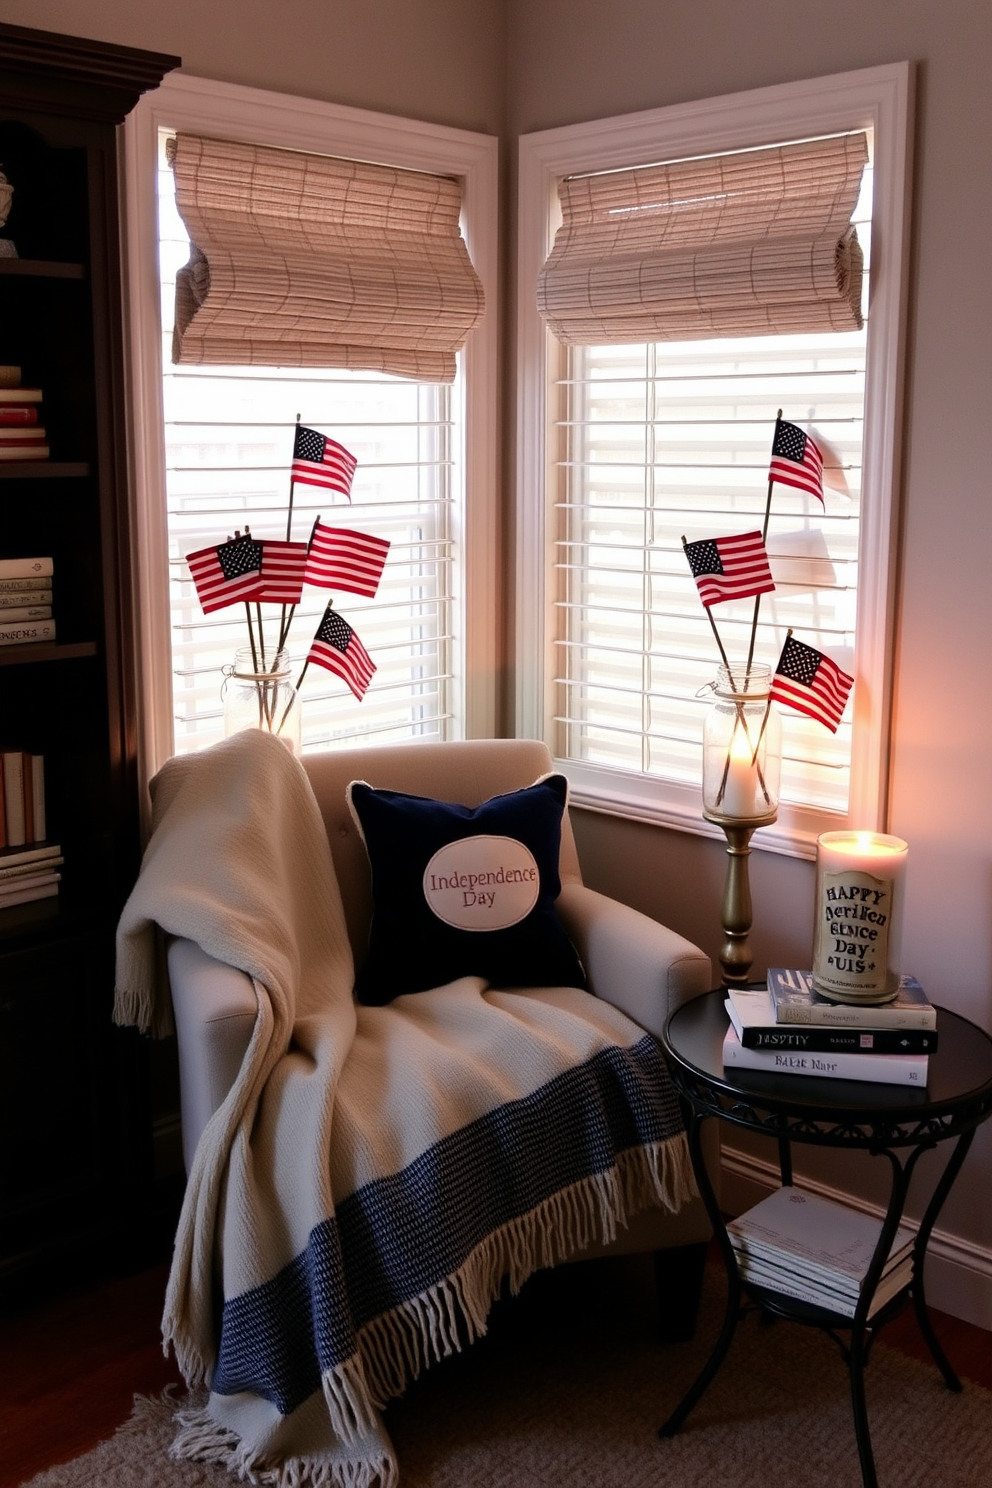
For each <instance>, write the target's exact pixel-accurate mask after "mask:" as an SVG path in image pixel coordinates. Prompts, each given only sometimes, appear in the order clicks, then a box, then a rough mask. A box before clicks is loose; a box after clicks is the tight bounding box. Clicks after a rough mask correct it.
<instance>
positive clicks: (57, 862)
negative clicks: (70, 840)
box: [0, 853, 65, 888]
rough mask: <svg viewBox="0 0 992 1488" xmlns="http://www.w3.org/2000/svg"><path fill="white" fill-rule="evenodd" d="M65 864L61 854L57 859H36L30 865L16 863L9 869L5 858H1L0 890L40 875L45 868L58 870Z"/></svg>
mask: <svg viewBox="0 0 992 1488" xmlns="http://www.w3.org/2000/svg"><path fill="white" fill-rule="evenodd" d="M64 862H65V858H64V857H63V856H62V854H61V853H59V854H58V856H57V857H52V858H35V859H33V861H31V862H29V863H14V864H13V865H12V866H11V867H9V868H8V867H5V866H4V860H3V857H2V856H0V888H10V887H11V886H12V885H13V884H15V883H17V882H18V881H19V880H20V879H24V878H27V877H28V876H29V875H31V874H35V873H39V872H40V871H41V870H42V869H43V868H44V869H48V868H58V867H60V866H61V865H62V864H63V863H64Z"/></svg>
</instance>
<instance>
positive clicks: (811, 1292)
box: [740, 1260, 913, 1318]
mask: <svg viewBox="0 0 992 1488" xmlns="http://www.w3.org/2000/svg"><path fill="white" fill-rule="evenodd" d="M740 1269H741V1276H742V1277H743V1278H744V1280H745V1281H750V1282H753V1283H754V1285H755V1286H760V1287H767V1289H768V1290H769V1291H772V1292H782V1293H783V1294H784V1295H785V1296H786V1297H795V1298H796V1300H797V1301H799V1302H809V1303H810V1304H811V1305H812V1306H813V1307H826V1308H827V1309H828V1310H829V1311H830V1312H836V1313H839V1314H840V1316H841V1317H853V1316H854V1314H855V1312H856V1310H857V1305H858V1298H857V1296H844V1295H841V1294H839V1293H834V1292H832V1291H830V1290H828V1289H827V1288H824V1287H818V1286H816V1285H815V1284H814V1283H813V1282H811V1281H806V1280H804V1279H803V1278H801V1277H797V1276H796V1275H795V1274H794V1273H791V1272H784V1271H780V1270H776V1268H775V1267H774V1266H768V1265H766V1264H763V1263H761V1262H743V1263H742V1264H741V1268H740ZM912 1275H913V1267H912V1261H911V1260H908V1261H907V1262H906V1263H905V1264H904V1265H900V1266H899V1267H898V1268H897V1269H896V1270H895V1271H892V1272H890V1273H889V1274H888V1276H883V1277H882V1279H881V1280H880V1281H879V1283H878V1286H877V1287H876V1288H875V1295H874V1296H873V1297H872V1299H871V1305H870V1306H869V1308H868V1316H869V1317H870V1318H871V1317H874V1316H875V1314H876V1312H878V1310H879V1309H880V1308H882V1307H884V1306H885V1304H886V1302H891V1300H892V1298H893V1297H895V1296H896V1295H897V1294H898V1293H899V1292H901V1291H902V1289H903V1288H904V1287H907V1286H908V1285H909V1283H910V1281H911V1280H912Z"/></svg>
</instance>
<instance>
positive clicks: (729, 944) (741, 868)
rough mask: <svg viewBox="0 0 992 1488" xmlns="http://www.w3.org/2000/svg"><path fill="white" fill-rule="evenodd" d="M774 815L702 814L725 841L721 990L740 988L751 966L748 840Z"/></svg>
mask: <svg viewBox="0 0 992 1488" xmlns="http://www.w3.org/2000/svg"><path fill="white" fill-rule="evenodd" d="M777 815H778V812H777V811H773V812H771V813H770V814H769V815H766V816H762V817H756V818H748V819H747V820H744V819H742V818H739V817H729V816H723V815H722V814H720V813H718V812H714V811H704V812H703V816H704V817H705V818H706V820H707V821H711V822H714V823H715V824H716V825H717V826H718V827H720V828H722V830H723V832H724V835H725V836H726V839H727V857H728V859H729V861H728V863H727V877H726V881H725V882H724V886H723V905H722V909H721V918H722V923H723V933H724V936H725V939H724V942H723V946H722V947H721V950H720V965H721V967H722V968H723V985H724V986H725V987H742V986H744V984H745V983H746V982H747V981H748V979H749V975H750V971H751V963H752V962H753V960H754V957H753V956H752V954H751V943H750V936H751V924H752V920H753V911H752V908H751V882H750V876H749V873H748V861H747V860H748V858H749V857H750V856H751V838H752V836H753V834H754V833H755V832H756V831H757V829H758V828H759V827H767V826H770V825H771V823H772V822H773V821H775V819H776V817H777Z"/></svg>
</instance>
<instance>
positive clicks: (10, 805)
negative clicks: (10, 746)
mask: <svg viewBox="0 0 992 1488" xmlns="http://www.w3.org/2000/svg"><path fill="white" fill-rule="evenodd" d="M3 805H4V811H5V813H6V817H7V846H8V847H23V846H24V837H25V832H24V827H25V819H24V756H23V754H22V753H21V751H20V750H19V749H14V750H8V751H6V752H5V753H4V755H3Z"/></svg>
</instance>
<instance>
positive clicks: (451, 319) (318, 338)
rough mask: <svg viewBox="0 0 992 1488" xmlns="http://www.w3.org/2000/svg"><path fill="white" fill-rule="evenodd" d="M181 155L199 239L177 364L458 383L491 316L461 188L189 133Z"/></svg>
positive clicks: (178, 170) (179, 145) (183, 192)
mask: <svg viewBox="0 0 992 1488" xmlns="http://www.w3.org/2000/svg"><path fill="white" fill-rule="evenodd" d="M168 150H169V158H170V162H171V163H172V165H173V169H174V171H175V176H176V199H177V202H178V206H179V212H180V215H181V216H182V219H183V221H184V222H185V224H186V227H187V229H188V231H189V235H190V238H191V239H192V245H191V249H190V258H189V263H188V264H186V265H184V266H183V267H182V268H180V270H179V273H178V276H177V284H176V314H175V335H174V343H173V356H174V359H175V360H176V361H177V362H180V363H184V364H187V363H209V364H213V365H229V366H231V365H239V366H244V365H260V366H271V365H281V366H294V367H349V368H357V369H366V370H368V369H371V370H376V371H383V372H389V373H394V374H398V375H400V376H404V377H413V378H417V379H421V380H424V381H436V382H452V381H453V380H454V376H455V353H456V352H457V351H459V350H460V349H461V348H462V346H463V345H464V344H465V339H466V337H467V336H468V333H469V332H470V331H471V330H472V329H473V327H474V326H475V325H476V324H477V323H478V321H479V319H480V317H481V316H482V313H483V305H484V297H483V291H482V285H481V284H480V282H479V279H478V276H477V275H476V273H475V270H474V269H473V267H472V262H471V260H470V258H469V255H468V249H467V248H466V246H465V243H464V241H463V239H462V236H461V232H460V230H459V212H460V208H461V184H460V182H458V181H455V180H451V179H449V178H448V177H445V176H435V175H430V174H427V173H426V172H423V171H412V170H400V169H394V168H390V167H388V166H382V165H372V164H367V163H365V162H361V161H356V160H339V159H335V158H334V157H331V156H325V155H312V154H306V153H304V152H302V151H298V150H277V149H271V148H267V147H265V146H262V145H253V144H244V143H241V142H239V141H233V140H218V139H204V138H201V137H200V136H198V135H192V134H184V133H179V134H178V135H176V137H175V138H174V139H171V140H170V141H169V145H168Z"/></svg>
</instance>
